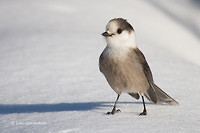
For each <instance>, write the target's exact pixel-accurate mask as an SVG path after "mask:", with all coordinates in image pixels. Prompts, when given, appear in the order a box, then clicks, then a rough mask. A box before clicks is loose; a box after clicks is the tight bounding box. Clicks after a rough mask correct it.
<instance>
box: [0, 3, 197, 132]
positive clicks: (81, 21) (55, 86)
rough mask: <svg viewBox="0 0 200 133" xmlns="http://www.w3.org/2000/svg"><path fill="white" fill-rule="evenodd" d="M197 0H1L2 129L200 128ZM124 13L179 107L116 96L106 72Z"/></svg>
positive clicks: (157, 77)
mask: <svg viewBox="0 0 200 133" xmlns="http://www.w3.org/2000/svg"><path fill="white" fill-rule="evenodd" d="M199 6H200V3H199V2H198V1H197V0H191V1H189V0H181V1H180V0H169V1H164V0H162V1H159V2H158V1H156V0H140V1H139V0H134V1H132V0H127V1H120V0H108V1H94V0H84V1H78V0H73V1H70V0H56V1H54V0H34V1H27V0H18V1H16V0H9V1H8V0H1V1H0V16H1V17H0V75H1V76H0V131H1V133H11V132H13V133H27V132H29V133H31V132H37V133H40V132H41V133H94V132H95V133H114V132H115V133H116V132H125V133H129V132H130V133H132V132H135V133H137V132H139V133H146V132H148V133H149V132H159V133H160V132H162V133H168V132H174V133H188V132H193V133H196V132H200V127H199V125H200V103H199V100H200V97H199V93H200V90H199V88H200V82H199V79H200V66H199V65H200V52H199V51H200V38H199V34H198V33H199V24H200V23H199V17H198V16H199V13H200V9H199ZM114 17H123V18H126V19H127V20H128V21H129V22H130V23H131V24H132V25H133V27H134V29H135V31H136V37H137V38H136V39H137V44H138V47H139V48H140V49H141V51H143V53H144V55H145V56H146V59H147V61H148V63H149V65H150V67H151V70H152V72H153V76H154V80H155V82H156V83H157V84H158V85H159V86H160V87H161V88H162V89H163V90H164V91H165V92H167V93H168V94H169V95H170V96H172V97H173V98H174V99H176V100H177V101H178V102H179V103H180V105H179V106H169V105H155V104H151V103H150V102H148V101H147V100H146V101H147V111H148V115H147V116H142V117H141V116H139V113H141V111H142V109H143V105H142V102H141V99H140V100H139V101H137V100H135V99H133V98H132V97H130V96H129V95H127V94H123V95H122V96H121V97H120V99H119V104H118V106H117V108H120V109H121V111H122V112H121V113H118V114H116V115H106V112H107V111H111V109H112V107H113V104H114V101H115V99H116V97H117V95H116V93H115V92H114V91H113V90H112V89H111V88H110V87H109V85H108V84H107V82H106V80H105V78H104V77H103V75H102V74H101V73H100V72H99V69H98V58H99V55H100V54H101V52H102V51H103V49H104V48H105V46H106V42H105V40H104V38H103V37H102V36H101V33H102V32H104V30H105V25H106V24H107V22H108V21H109V20H110V19H111V18H114Z"/></svg>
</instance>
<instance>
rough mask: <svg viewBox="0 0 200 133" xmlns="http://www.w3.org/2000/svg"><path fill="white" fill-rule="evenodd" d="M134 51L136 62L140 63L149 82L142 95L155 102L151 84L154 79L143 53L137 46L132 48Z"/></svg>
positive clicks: (154, 93) (155, 98)
mask: <svg viewBox="0 0 200 133" xmlns="http://www.w3.org/2000/svg"><path fill="white" fill-rule="evenodd" d="M134 52H135V53H136V54H137V59H138V62H139V63H140V64H141V66H142V69H143V72H144V74H145V76H146V78H147V81H148V82H149V88H148V89H147V92H146V93H144V95H145V96H146V97H147V99H148V100H149V101H152V102H154V103H157V97H156V92H155V89H154V87H153V86H152V84H154V81H153V76H152V73H151V69H150V67H149V65H148V63H147V61H146V59H145V57H144V55H143V53H142V52H141V51H140V50H139V49H138V48H137V49H134Z"/></svg>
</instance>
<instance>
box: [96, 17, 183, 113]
mask: <svg viewBox="0 0 200 133" xmlns="http://www.w3.org/2000/svg"><path fill="white" fill-rule="evenodd" d="M102 36H104V37H105V40H106V42H107V45H106V47H105V49H104V50H103V52H102V53H101V55H100V57H99V69H100V72H101V73H103V75H104V76H105V78H106V80H107V82H108V84H109V85H110V87H111V88H112V89H113V90H114V91H115V92H116V93H117V99H116V101H115V103H114V107H113V109H112V111H111V112H107V114H113V115H114V114H115V113H118V112H121V111H120V109H116V105H117V103H118V99H119V97H120V95H121V94H122V93H128V94H129V95H130V96H132V97H133V98H135V99H137V100H138V99H139V98H140V96H141V97H142V103H143V108H144V109H143V111H142V112H141V113H140V114H139V115H141V116H144V115H147V109H146V105H145V101H144V97H146V98H147V99H148V100H149V101H150V102H153V103H155V104H170V105H179V103H178V102H177V101H176V100H174V99H173V98H172V97H170V96H169V95H168V94H167V93H166V92H164V91H163V90H162V89H160V88H159V87H158V86H157V85H156V84H155V83H154V80H153V76H152V72H151V70H150V67H149V65H148V63H147V61H146V59H145V56H144V54H143V53H142V52H141V51H140V50H139V48H138V46H137V43H136V36H135V30H134V28H133V27H132V25H131V24H130V23H129V22H128V21H127V20H126V19H124V18H113V19H111V20H110V21H109V22H108V23H107V25H106V31H105V32H103V33H102Z"/></svg>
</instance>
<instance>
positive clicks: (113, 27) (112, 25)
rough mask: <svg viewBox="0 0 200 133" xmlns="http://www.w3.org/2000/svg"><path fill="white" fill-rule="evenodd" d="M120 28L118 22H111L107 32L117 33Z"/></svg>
mask: <svg viewBox="0 0 200 133" xmlns="http://www.w3.org/2000/svg"><path fill="white" fill-rule="evenodd" d="M118 28H119V26H118V23H117V22H116V21H110V22H108V24H107V26H106V30H109V31H111V32H112V31H117V29H118Z"/></svg>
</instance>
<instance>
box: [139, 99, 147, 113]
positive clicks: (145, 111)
mask: <svg viewBox="0 0 200 133" xmlns="http://www.w3.org/2000/svg"><path fill="white" fill-rule="evenodd" d="M142 102H143V105H144V110H143V112H142V113H140V115H147V110H146V106H145V103H144V97H143V96H142Z"/></svg>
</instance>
